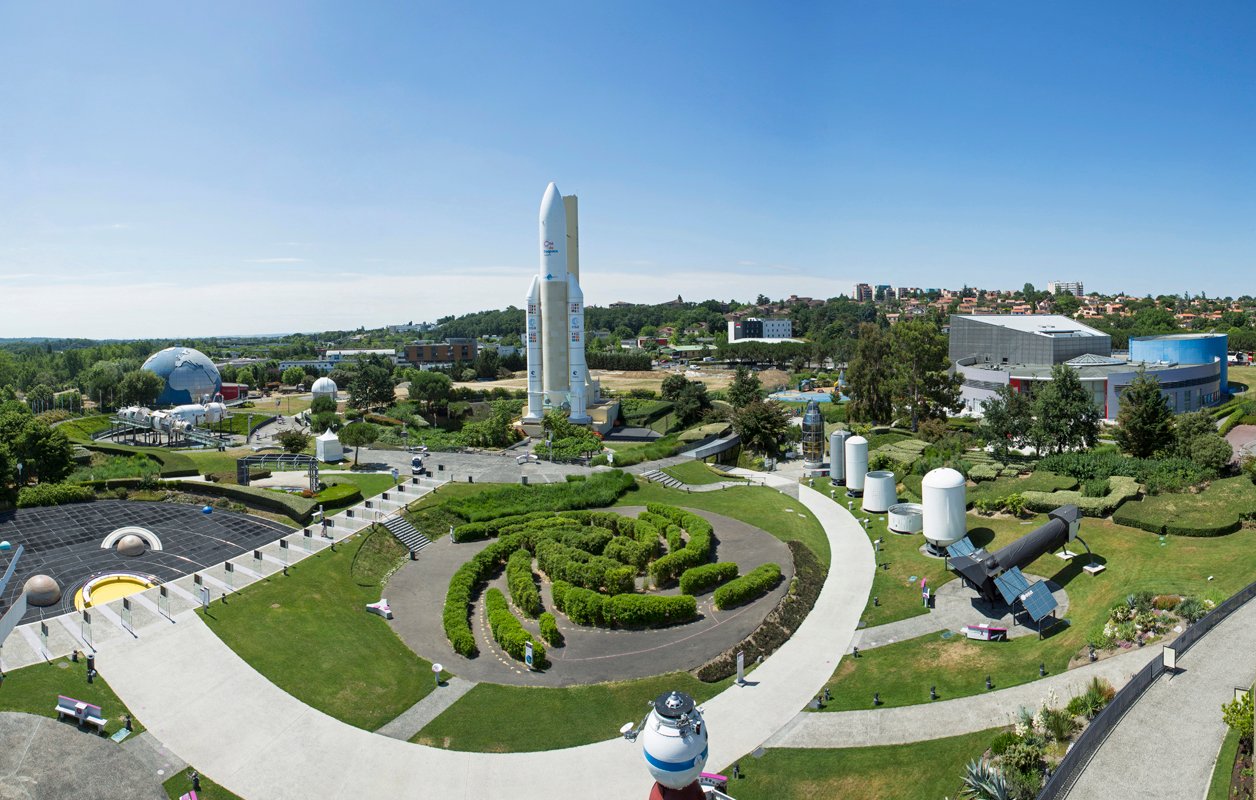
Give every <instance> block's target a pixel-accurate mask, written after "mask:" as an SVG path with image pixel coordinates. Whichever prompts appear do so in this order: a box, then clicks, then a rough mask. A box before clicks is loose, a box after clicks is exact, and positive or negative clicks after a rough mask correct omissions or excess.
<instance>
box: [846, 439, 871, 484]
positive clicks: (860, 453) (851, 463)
mask: <svg viewBox="0 0 1256 800" xmlns="http://www.w3.org/2000/svg"><path fill="white" fill-rule="evenodd" d="M867 474H868V440H867V439H865V438H864V437H862V436H852V437H850V438H849V439H847V440H846V491H848V492H851V493H853V494H856V495H858V494H862V493H863V490H864V477H865V476H866V475H867Z"/></svg>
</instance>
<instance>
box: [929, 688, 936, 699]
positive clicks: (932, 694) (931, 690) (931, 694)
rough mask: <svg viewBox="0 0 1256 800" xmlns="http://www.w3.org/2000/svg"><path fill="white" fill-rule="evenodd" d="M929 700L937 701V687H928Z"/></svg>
mask: <svg viewBox="0 0 1256 800" xmlns="http://www.w3.org/2000/svg"><path fill="white" fill-rule="evenodd" d="M929 699H930V700H937V699H938V687H937V686H930V687H929Z"/></svg>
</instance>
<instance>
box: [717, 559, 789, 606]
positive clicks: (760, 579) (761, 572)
mask: <svg viewBox="0 0 1256 800" xmlns="http://www.w3.org/2000/svg"><path fill="white" fill-rule="evenodd" d="M780 582H781V568H780V565H778V564H763V565H761V566H758V567H755V568H754V569H753V570H751V571H750V572H748V573H746V574H745V575H743V576H741V577H740V578H736V579H734V580H732V581H730V582H728V583H726V584H724V585H723V586H721V587H720V588H718V589H716V590H715V595H714V601H715V607H716V608H718V609H720V610H721V611H722V610H724V609H728V608H736V607H737V606H741V605H745V604H746V603H749V602H752V601H754V600H757V599H759V598H760V597H762V596H763V595H765V594H767V593H768V592H770V591H772V588H773V587H775V586H776V584H778V583H780Z"/></svg>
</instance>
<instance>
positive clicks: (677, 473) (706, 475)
mask: <svg viewBox="0 0 1256 800" xmlns="http://www.w3.org/2000/svg"><path fill="white" fill-rule="evenodd" d="M663 471H664V472H665V473H667V474H668V475H671V476H672V477H673V478H675V479H676V480H678V481H680V482H681V483H687V484H689V485H691V486H702V485H703V484H708V483H719V482H720V481H724V480H735V479H729V478H722V477H720V476H719V475H716V474H715V473H714V472H712V471H711V468H710V467H708V466H707V465H706V464H704V463H702V462H701V461H686V462H684V463H683V464H675V465H673V466H670V467H667V468H666V469H664V470H663Z"/></svg>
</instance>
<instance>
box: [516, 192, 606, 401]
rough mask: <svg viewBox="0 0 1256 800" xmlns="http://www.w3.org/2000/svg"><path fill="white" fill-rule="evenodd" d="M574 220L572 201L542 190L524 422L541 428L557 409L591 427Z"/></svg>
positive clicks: (528, 335) (531, 292) (527, 339)
mask: <svg viewBox="0 0 1256 800" xmlns="http://www.w3.org/2000/svg"><path fill="white" fill-rule="evenodd" d="M577 218H578V212H577V206H576V198H575V196H574V195H573V196H571V197H563V196H562V195H561V194H559V193H558V187H557V186H555V185H554V184H553V183H551V184H550V185H549V186H548V187H546V189H545V196H544V197H542V198H541V213H540V220H539V224H540V231H539V233H540V238H539V243H540V255H541V263H540V271H539V272H538V274H537V275H536V276H535V277H533V278H532V285H531V286H530V287H529V288H528V298H527V308H528V313H527V330H526V331H525V333H524V336H525V342H526V343H527V353H528V411H527V413H526V414H525V415H524V418H523V421H524V422H539V421H540V420H541V419H542V417H544V415H545V412H546V411H550V410H560V409H561V410H563V411H566V412H567V415H568V418H569V419H570V420H571V421H572V422H574V423H576V424H586V423H588V422H590V421H591V418H590V417H589V414H588V411H587V396H586V387H587V385H588V382H589V381H588V372H589V371H588V368H587V367H586V366H585V361H584V336H585V334H584V293H583V292H581V291H580V245H579V229H578V227H577V226H578V222H577Z"/></svg>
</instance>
